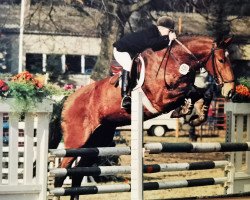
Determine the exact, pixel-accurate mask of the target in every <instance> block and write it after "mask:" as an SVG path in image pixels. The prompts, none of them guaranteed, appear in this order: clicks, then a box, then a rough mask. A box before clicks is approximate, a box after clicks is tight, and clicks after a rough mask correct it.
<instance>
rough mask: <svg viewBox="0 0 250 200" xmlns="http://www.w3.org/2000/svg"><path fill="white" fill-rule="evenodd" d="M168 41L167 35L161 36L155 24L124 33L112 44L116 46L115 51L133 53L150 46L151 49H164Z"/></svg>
mask: <svg viewBox="0 0 250 200" xmlns="http://www.w3.org/2000/svg"><path fill="white" fill-rule="evenodd" d="M168 43H169V37H168V36H162V35H161V34H160V32H159V30H158V28H157V26H155V25H153V26H151V27H149V28H148V29H145V30H142V31H138V32H135V33H130V34H128V35H125V36H124V37H122V38H121V39H120V40H118V41H116V42H115V43H114V44H113V46H114V47H116V49H117V51H120V52H128V53H130V54H133V55H134V54H136V53H141V52H143V51H144V50H145V49H148V48H152V50H153V51H158V50H161V49H164V48H165V47H167V46H168Z"/></svg>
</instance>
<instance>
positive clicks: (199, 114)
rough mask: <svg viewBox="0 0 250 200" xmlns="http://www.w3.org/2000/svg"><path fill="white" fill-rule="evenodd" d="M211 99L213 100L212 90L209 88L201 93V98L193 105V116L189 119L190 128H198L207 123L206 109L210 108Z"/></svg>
mask: <svg viewBox="0 0 250 200" xmlns="http://www.w3.org/2000/svg"><path fill="white" fill-rule="evenodd" d="M212 99H213V90H212V88H211V87H209V88H207V89H206V91H205V92H204V93H203V97H202V98H201V99H199V100H198V101H197V102H196V103H195V105H194V107H195V114H194V115H193V116H191V117H190V119H189V124H190V125H191V126H199V125H201V124H202V123H204V122H205V121H207V117H208V109H209V107H210V104H211V101H212Z"/></svg>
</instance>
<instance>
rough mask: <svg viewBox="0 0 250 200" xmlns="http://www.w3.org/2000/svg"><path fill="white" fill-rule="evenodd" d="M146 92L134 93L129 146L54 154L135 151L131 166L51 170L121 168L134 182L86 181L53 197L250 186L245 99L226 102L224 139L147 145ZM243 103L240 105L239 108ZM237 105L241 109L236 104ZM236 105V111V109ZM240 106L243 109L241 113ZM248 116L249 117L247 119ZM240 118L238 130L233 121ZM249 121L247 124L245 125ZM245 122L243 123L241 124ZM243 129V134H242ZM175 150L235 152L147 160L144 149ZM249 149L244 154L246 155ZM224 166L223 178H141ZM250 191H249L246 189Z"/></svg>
mask: <svg viewBox="0 0 250 200" xmlns="http://www.w3.org/2000/svg"><path fill="white" fill-rule="evenodd" d="M142 96H143V95H142V94H141V91H140V90H135V91H133V93H132V99H133V101H132V112H131V115H132V121H131V123H132V130H131V147H106V148H105V147H104V148H82V149H67V150H65V149H56V150H50V153H51V154H52V155H54V156H58V157H64V156H65V157H72V156H74V157H77V156H84V155H85V156H86V155H88V156H108V155H129V154H131V166H100V167H81V168H74V169H53V170H51V171H50V174H51V175H53V176H57V177H60V176H65V175H72V174H81V175H85V176H97V175H115V174H118V173H122V174H128V173H131V184H112V185H95V186H83V187H77V188H70V187H67V188H55V189H52V190H51V191H50V192H51V193H52V194H53V195H55V196H61V195H63V196H66V195H72V194H78V195H84V194H99V193H111V192H131V199H133V200H142V199H143V191H146V190H158V189H169V188H182V187H196V186H206V185H215V184H224V186H225V193H226V194H233V193H241V192H249V191H250V162H248V161H250V160H249V159H250V156H249V151H250V110H249V108H248V105H247V104H240V105H235V104H232V103H228V104H226V112H227V115H228V120H227V124H228V130H227V132H228V133H227V139H226V143H147V144H145V145H144V146H143V134H142V133H143V131H142V130H143V125H142V122H143V115H142V113H143V112H142ZM238 106H240V109H239V108H238ZM235 107H237V108H235ZM236 110H237V111H236ZM241 111H242V112H241ZM244 118H245V119H247V122H245V121H244ZM236 120H237V129H235V125H236V124H235V121H236ZM245 126H246V127H245ZM243 127H244V128H243ZM243 133H244V134H243ZM145 152H147V153H149V154H156V153H157V154H158V153H162V152H172V153H181V152H185V153H195V152H198V153H205V152H231V153H230V156H229V160H228V161H226V160H224V161H214V162H195V163H174V164H173V163H169V164H155V165H143V154H144V153H145ZM244 154H246V156H244ZM244 157H246V160H244V159H243V158H244ZM212 168H224V169H225V172H226V174H227V175H226V176H225V177H218V178H201V179H188V180H180V181H163V182H146V183H144V182H143V173H156V172H160V171H181V170H201V169H202V170H205V169H212ZM248 194H249V193H248Z"/></svg>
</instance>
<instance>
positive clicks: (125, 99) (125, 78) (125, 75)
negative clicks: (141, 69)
mask: <svg viewBox="0 0 250 200" xmlns="http://www.w3.org/2000/svg"><path fill="white" fill-rule="evenodd" d="M128 84H129V71H126V70H123V71H122V88H121V93H122V102H121V108H124V109H125V110H130V109H131V97H130V96H129V95H128Z"/></svg>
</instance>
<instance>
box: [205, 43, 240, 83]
mask: <svg viewBox="0 0 250 200" xmlns="http://www.w3.org/2000/svg"><path fill="white" fill-rule="evenodd" d="M216 50H223V51H224V49H222V48H217V47H216V48H215V47H214V44H213V47H212V49H211V53H210V54H209V56H208V58H207V61H206V63H207V62H208V60H209V58H210V57H212V58H211V59H212V69H213V74H214V75H213V76H214V79H215V82H216V83H218V85H223V84H224V83H232V82H234V81H235V80H234V79H232V80H229V81H227V80H224V79H223V77H222V75H221V71H220V70H219V69H218V67H217V64H216V62H215V51H216ZM206 63H205V65H206ZM223 64H224V63H223ZM216 69H217V72H218V73H216ZM218 76H219V77H218ZM219 78H220V79H219ZM220 80H221V81H220ZM220 82H221V84H220Z"/></svg>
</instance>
